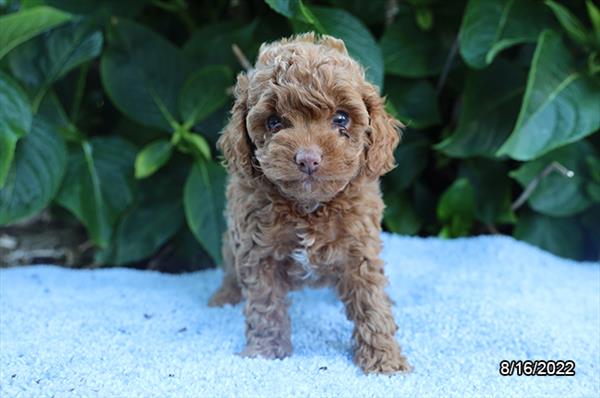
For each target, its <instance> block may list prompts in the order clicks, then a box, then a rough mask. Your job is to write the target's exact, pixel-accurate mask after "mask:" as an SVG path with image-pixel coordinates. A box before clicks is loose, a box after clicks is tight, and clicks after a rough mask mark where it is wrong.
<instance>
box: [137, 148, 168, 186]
mask: <svg viewBox="0 0 600 398" xmlns="http://www.w3.org/2000/svg"><path fill="white" fill-rule="evenodd" d="M172 154H173V144H171V141H168V140H156V141H154V142H151V143H150V144H148V145H146V146H145V147H144V148H143V149H142V150H141V151H140V152H139V153H138V154H137V157H136V158H135V178H146V177H149V176H151V175H152V174H154V173H155V172H156V171H157V170H158V169H160V168H161V167H162V166H163V165H164V164H165V163H167V162H168V161H169V159H170V158H171V155H172Z"/></svg>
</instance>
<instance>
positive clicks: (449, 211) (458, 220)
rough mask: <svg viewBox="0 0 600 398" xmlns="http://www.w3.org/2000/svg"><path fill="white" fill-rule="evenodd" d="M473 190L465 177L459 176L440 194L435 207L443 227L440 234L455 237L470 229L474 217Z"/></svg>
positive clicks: (466, 232)
mask: <svg viewBox="0 0 600 398" xmlns="http://www.w3.org/2000/svg"><path fill="white" fill-rule="evenodd" d="M475 211H476V209H475V190H474V189H473V186H472V185H471V184H470V183H469V180H467V179H466V178H460V179H458V180H456V181H454V183H453V184H452V185H450V187H448V189H447V190H446V191H445V192H444V193H443V194H442V196H441V197H440V201H439V203H438V207H437V216H438V219H439V220H440V221H441V222H442V224H443V228H442V231H441V232H440V236H441V237H443V238H455V237H458V236H464V235H467V234H468V233H469V232H470V231H471V226H472V225H473V219H474V218H475Z"/></svg>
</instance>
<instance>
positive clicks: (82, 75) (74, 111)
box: [70, 62, 90, 123]
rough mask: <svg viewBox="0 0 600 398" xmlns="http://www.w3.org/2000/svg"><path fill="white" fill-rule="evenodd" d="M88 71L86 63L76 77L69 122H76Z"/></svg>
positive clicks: (88, 67)
mask: <svg viewBox="0 0 600 398" xmlns="http://www.w3.org/2000/svg"><path fill="white" fill-rule="evenodd" d="M89 69H90V63H89V62H86V63H85V64H84V65H83V66H82V67H81V69H79V74H78V75H77V85H76V86H75V96H74V97H73V104H72V105H71V118H70V119H71V121H72V122H73V123H76V122H77V118H78V117H79V111H80V109H81V100H82V99H83V91H84V90H85V83H86V81H87V74H88V70H89Z"/></svg>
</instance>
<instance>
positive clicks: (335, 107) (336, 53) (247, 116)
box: [219, 35, 399, 202]
mask: <svg viewBox="0 0 600 398" xmlns="http://www.w3.org/2000/svg"><path fill="white" fill-rule="evenodd" d="M236 95H237V101H236V106H235V107H234V111H233V115H232V120H231V122H230V124H229V125H228V126H227V128H226V129H225V131H224V133H223V136H222V137H221V139H220V141H219V145H220V146H221V148H222V149H223V152H224V154H225V157H226V159H227V161H228V162H229V164H231V165H232V167H230V169H232V171H237V172H240V171H241V172H245V173H247V174H253V173H254V174H256V173H262V174H263V175H264V177H266V178H267V179H268V180H269V181H271V182H272V183H273V184H274V185H276V186H277V187H278V188H279V191H280V192H281V193H283V194H284V195H285V196H287V197H289V198H290V199H293V200H295V201H298V202H311V201H313V202H314V201H316V202H326V201H328V200H330V199H331V198H333V197H334V196H335V195H336V194H337V193H339V192H341V191H342V190H344V188H345V187H346V186H347V185H348V183H349V182H350V181H352V180H353V179H354V178H356V177H357V176H358V175H360V174H361V173H364V174H369V175H371V176H372V177H378V176H379V175H381V174H383V173H385V172H386V171H388V170H389V169H391V168H392V167H393V154H392V153H393V149H394V147H395V145H396V144H397V143H398V139H399V136H398V132H397V130H396V128H397V127H398V125H399V123H398V122H397V121H395V120H394V119H393V118H391V117H390V116H389V115H387V113H385V111H384V109H383V101H382V99H381V98H380V97H379V95H378V94H377V91H376V90H375V88H374V87H373V86H372V85H370V84H369V83H368V82H366V81H365V79H364V72H363V70H362V68H361V67H360V66H359V65H358V64H357V63H356V62H355V61H354V60H352V59H351V58H350V57H349V56H348V54H347V52H346V50H345V48H344V45H343V43H342V42H341V41H339V40H336V39H333V38H329V37H325V38H323V39H321V40H320V41H318V40H317V39H316V38H315V37H314V35H305V36H300V37H298V38H295V39H294V40H292V41H285V40H284V41H282V42H278V43H274V44H270V45H267V46H263V48H261V52H260V55H259V59H258V61H257V64H256V68H255V69H254V70H253V71H251V72H250V73H249V74H248V75H247V76H246V75H241V76H239V77H238V85H237V87H236ZM240 130H241V131H240ZM244 135H245V137H244ZM242 137H243V138H242ZM244 152H247V153H246V154H245V153H244ZM245 156H247V157H248V159H247V160H243V159H242V160H240V159H239V158H240V157H245Z"/></svg>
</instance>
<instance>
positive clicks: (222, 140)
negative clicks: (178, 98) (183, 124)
mask: <svg viewBox="0 0 600 398" xmlns="http://www.w3.org/2000/svg"><path fill="white" fill-rule="evenodd" d="M234 95H235V103H234V105H233V109H232V111H231V118H230V119H229V123H227V125H226V126H225V128H224V129H223V131H222V132H221V137H219V140H218V141H217V147H218V148H219V149H220V150H221V152H222V153H223V156H224V157H225V161H226V162H227V168H228V169H229V172H230V173H240V174H244V175H246V176H251V175H252V173H253V171H252V170H253V168H252V156H253V154H252V143H251V141H250V137H249V136H248V131H247V129H246V115H247V114H248V106H247V103H248V77H247V76H246V74H245V73H243V72H242V73H240V74H239V75H238V77H237V84H236V86H235V90H234Z"/></svg>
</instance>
